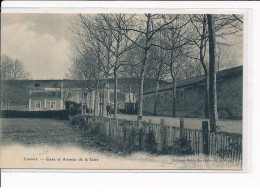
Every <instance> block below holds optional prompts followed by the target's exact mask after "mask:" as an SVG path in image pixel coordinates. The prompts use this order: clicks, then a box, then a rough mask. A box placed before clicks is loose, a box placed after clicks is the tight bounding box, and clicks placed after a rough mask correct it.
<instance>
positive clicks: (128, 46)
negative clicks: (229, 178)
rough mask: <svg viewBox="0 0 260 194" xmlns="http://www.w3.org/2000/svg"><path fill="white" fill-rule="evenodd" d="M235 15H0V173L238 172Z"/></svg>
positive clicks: (239, 75) (239, 90)
mask: <svg viewBox="0 0 260 194" xmlns="http://www.w3.org/2000/svg"><path fill="white" fill-rule="evenodd" d="M244 16H245V14H244V13H235V12H234V13H232V12H229V13H222V12H220V13H218V14H216V13H214V14H213V13H211V12H208V13H207V12H205V11H203V10H201V12H198V11H197V12H196V13H194V12H191V11H190V12H188V11H186V12H185V13H183V12H182V11H181V10H180V11H179V12H178V11H176V10H175V11H174V12H170V11H169V12H167V13H165V12H162V11H160V10H158V12H155V11H154V10H153V11H151V12H149V10H144V11H143V12H142V11H140V10H138V11H136V12H134V11H131V12H124V11H122V12H120V11H117V12H98V11H97V12H95V13H93V12H84V11H82V12H77V13H72V12H69V11H68V12H67V13H66V12H65V13H64V12H62V13H60V12H45V13H44V12H37V11H35V12H26V11H24V12H13V13H12V12H2V13H1V24H2V25H1V40H2V41H1V120H0V121H1V168H3V169H18V168H19V169H81V170H236V171H242V169H243V160H244V158H243V155H244V152H243V151H244V146H243V143H242V142H243V137H244V132H243V131H244V129H243V118H244V117H243V107H245V104H243V83H244V80H245V77H246V76H247V75H244V73H243V72H244V71H243V69H244V68H245V65H244V44H245V42H244V40H245V38H244V35H245V32H244V23H245V22H246V21H245V17H244Z"/></svg>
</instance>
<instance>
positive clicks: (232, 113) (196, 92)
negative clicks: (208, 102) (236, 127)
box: [143, 66, 243, 119]
mask: <svg viewBox="0 0 260 194" xmlns="http://www.w3.org/2000/svg"><path fill="white" fill-rule="evenodd" d="M205 90H206V84H205V77H204V76H199V77H195V78H191V79H188V80H182V81H179V82H177V87H176V116H177V117H190V118H204V115H205V96H206V95H205ZM242 101H243V66H239V67H235V68H232V69H226V70H223V71H220V72H218V73H217V104H218V113H219V118H221V119H242V113H243V111H242V108H243V104H242ZM154 103H155V90H154V89H153V90H149V91H145V92H144V103H143V104H144V107H143V111H144V113H145V114H149V115H152V114H153V113H154ZM156 107H157V108H156V112H157V115H161V116H172V114H173V113H172V112H173V86H172V84H170V85H166V86H163V87H160V88H159V91H158V98H157V106H156Z"/></svg>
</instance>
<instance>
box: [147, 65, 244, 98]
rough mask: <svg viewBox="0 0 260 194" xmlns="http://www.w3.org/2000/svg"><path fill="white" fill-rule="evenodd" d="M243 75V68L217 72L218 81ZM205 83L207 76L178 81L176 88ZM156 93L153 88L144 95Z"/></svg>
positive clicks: (161, 89)
mask: <svg viewBox="0 0 260 194" xmlns="http://www.w3.org/2000/svg"><path fill="white" fill-rule="evenodd" d="M242 74H243V66H238V67H234V68H230V69H225V70H222V71H219V72H217V80H221V79H225V78H230V77H233V76H238V75H242ZM204 83H205V76H204V75H200V76H197V77H193V78H190V79H186V80H180V81H177V83H176V87H177V88H181V87H187V86H191V85H195V84H204ZM172 88H173V84H172V83H171V84H167V85H164V86H161V87H160V88H159V90H158V91H164V90H170V89H172ZM154 92H155V88H152V89H150V90H146V91H144V94H150V93H154Z"/></svg>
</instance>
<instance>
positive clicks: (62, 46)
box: [1, 13, 242, 79]
mask: <svg viewBox="0 0 260 194" xmlns="http://www.w3.org/2000/svg"><path fill="white" fill-rule="evenodd" d="M74 16H75V15H74V14H71V13H69V14H61V13H2V23H1V25H2V26H1V29H2V33H1V35H2V41H1V42H2V47H1V52H2V54H4V55H7V56H9V57H11V58H14V59H18V60H20V61H22V62H23V63H24V65H25V67H26V69H27V70H28V71H29V72H30V73H31V75H32V77H31V78H32V79H63V78H66V76H65V75H66V73H67V72H68V68H69V67H70V64H71V62H70V59H69V56H70V41H71V39H72V37H73V33H72V32H71V31H70V30H69V25H70V20H71V19H72V18H73V17H74ZM241 47H242V44H241V45H237V46H236V47H235V49H234V48H233V50H234V52H233V54H234V58H237V57H238V58H239V61H241V64H242V49H241ZM230 49H231V48H230ZM241 64H240V65H241Z"/></svg>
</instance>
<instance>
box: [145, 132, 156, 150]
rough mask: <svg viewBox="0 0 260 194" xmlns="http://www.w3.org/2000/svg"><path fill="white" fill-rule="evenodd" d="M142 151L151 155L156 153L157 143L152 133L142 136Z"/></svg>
mask: <svg viewBox="0 0 260 194" xmlns="http://www.w3.org/2000/svg"><path fill="white" fill-rule="evenodd" d="M143 149H144V151H146V152H149V153H151V154H152V153H156V152H157V143H156V140H155V136H154V133H153V132H152V131H149V132H148V133H145V134H144V141H143Z"/></svg>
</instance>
